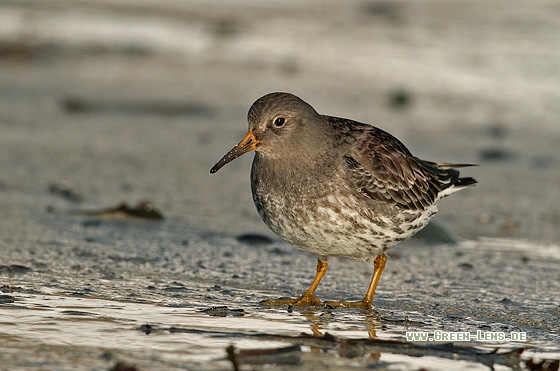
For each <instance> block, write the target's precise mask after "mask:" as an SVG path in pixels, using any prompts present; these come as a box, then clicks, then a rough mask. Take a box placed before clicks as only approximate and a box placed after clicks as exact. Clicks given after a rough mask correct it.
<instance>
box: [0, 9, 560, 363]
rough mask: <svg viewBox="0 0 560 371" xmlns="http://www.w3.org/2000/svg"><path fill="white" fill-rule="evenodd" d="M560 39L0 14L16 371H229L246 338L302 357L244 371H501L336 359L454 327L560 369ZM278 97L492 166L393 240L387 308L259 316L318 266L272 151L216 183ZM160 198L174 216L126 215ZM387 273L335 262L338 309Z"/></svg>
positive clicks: (523, 22) (457, 28)
mask: <svg viewBox="0 0 560 371" xmlns="http://www.w3.org/2000/svg"><path fill="white" fill-rule="evenodd" d="M558 35H560V7H558V6H557V4H556V3H555V2H553V1H542V2H539V4H538V6H535V5H534V4H533V3H532V2H526V1H519V2H515V3H511V2H509V1H505V0H504V1H501V0H499V1H493V2H490V3H488V2H485V1H395V2H382V1H371V2H364V1H350V2H344V3H340V2H335V1H327V2H319V1H313V0H307V1H301V2H295V1H293V2H279V1H274V2H267V3H266V5H265V4H261V3H259V2H253V1H250V0H245V1H241V0H239V1H233V2H228V3H226V4H223V3H222V2H218V1H188V2H173V1H163V2H159V3H157V4H156V3H153V2H149V1H139V2H128V1H124V0H122V1H118V0H111V1H109V0H106V1H96V2H90V1H85V0H83V1H77V2H71V1H62V0H61V1H52V2H40V1H25V2H19V1H13V2H10V1H8V2H3V3H2V4H0V159H1V171H0V209H1V210H2V211H1V215H2V223H0V252H1V254H0V291H1V292H0V323H1V325H0V369H1V370H14V369H30V370H43V369H57V370H109V369H111V368H113V367H116V366H117V365H118V364H119V363H121V364H127V365H131V367H132V366H134V367H136V369H139V370H150V369H169V370H174V369H187V370H230V369H233V368H232V367H233V363H232V361H231V360H228V359H227V353H226V348H227V347H228V346H230V345H233V346H234V347H235V349H236V352H237V353H236V354H241V355H243V352H244V351H246V350H249V349H278V348H282V347H286V346H289V345H294V344H296V345H298V346H300V348H298V350H294V351H291V353H289V357H287V358H274V356H273V357H272V358H267V360H266V361H265V362H264V365H263V364H259V362H256V361H254V360H253V361H251V359H250V357H249V358H245V361H243V360H242V362H241V366H240V367H241V368H240V369H242V370H253V369H263V368H266V369H274V370H288V369H289V370H308V369H314V367H315V368H317V367H319V368H325V369H326V368H327V367H329V368H328V369H331V370H338V369H340V370H343V369H344V370H346V369H351V370H365V369H372V368H375V369H380V370H385V369H386V370H398V369H407V370H409V369H410V370H418V369H421V368H422V367H424V368H425V369H430V370H447V369H465V370H466V369H468V370H478V369H480V370H487V369H488V367H487V365H486V366H485V365H484V364H483V362H481V361H476V360H473V359H470V358H468V356H465V357H466V358H465V359H462V360H453V359H446V358H445V356H441V355H439V356H428V355H426V356H424V357H413V356H411V355H410V354H406V352H404V351H403V350H402V347H398V346H396V347H395V350H394V351H387V350H383V351H376V348H375V347H373V345H371V344H370V343H363V344H366V345H363V344H362V343H360V344H362V345H361V348H360V349H361V353H360V352H357V353H356V354H354V353H353V354H354V355H353V356H349V354H347V353H344V352H342V351H340V344H343V343H344V341H346V340H348V339H381V340H398V341H406V338H405V333H406V332H407V331H428V332H433V331H435V330H442V329H443V330H446V331H463V332H470V333H473V334H474V333H476V332H477V331H487V332H504V333H506V334H509V333H512V332H524V333H526V334H527V340H526V341H524V342H520V343H517V342H513V341H505V342H499V343H492V342H485V341H474V342H468V343H461V342H458V343H455V345H457V346H473V347H478V348H480V349H482V350H484V351H488V352H490V351H493V350H494V349H498V350H499V352H508V351H512V350H514V349H517V348H525V350H524V352H523V353H522V354H521V356H520V357H521V359H520V367H521V369H529V368H528V367H529V366H527V365H526V363H527V362H528V361H529V360H535V362H540V361H542V360H545V359H558V358H560V347H559V346H558V336H559V335H560V334H559V328H560V299H559V295H558V293H559V292H560V270H559V269H558V266H559V264H560V151H559V150H558V144H559V143H560V124H559V120H560V105H559V104H558V102H559V101H560V70H558V65H559V64H560V36H558ZM272 91H288V92H291V93H294V94H296V95H298V96H300V97H302V98H303V99H304V100H306V101H308V102H309V103H311V104H312V105H313V106H314V107H315V108H316V109H317V110H318V112H320V113H323V114H329V115H333V116H341V117H349V118H353V119H355V120H358V121H362V122H367V123H371V124H373V125H376V126H378V127H380V128H382V129H384V130H386V131H388V132H390V133H392V134H394V135H395V136H396V137H398V138H399V139H401V140H402V141H403V142H404V143H405V144H406V145H407V147H408V148H409V149H410V150H411V151H412V152H413V153H414V154H415V155H417V156H418V157H421V158H424V159H426V160H434V161H444V162H459V163H462V162H463V163H475V164H478V165H479V166H477V167H473V168H468V169H464V170H463V172H464V174H465V175H466V176H473V177H475V178H476V179H477V180H478V181H479V184H478V185H477V186H476V187H472V188H469V189H467V190H465V191H462V192H460V193H457V194H454V195H453V196H452V197H449V198H447V199H445V200H442V201H441V202H440V204H439V209H440V212H439V213H438V215H437V216H436V217H435V219H434V224H433V227H432V228H431V229H430V230H428V231H427V232H426V233H424V235H422V236H420V237H421V238H414V239H412V240H410V241H407V242H405V243H403V244H401V245H398V246H397V247H395V248H394V249H391V250H390V256H389V261H388V263H387V268H386V271H385V273H384V275H383V277H382V279H381V282H380V286H379V288H378V292H377V293H376V296H375V298H374V307H375V309H374V311H372V312H370V313H363V312H360V311H359V310H342V309H334V310H330V309H324V308H317V309H316V310H310V311H306V310H300V309H294V310H293V311H289V310H288V309H287V308H265V307H263V306H261V305H260V304H259V301H260V300H262V299H265V298H276V297H280V296H295V295H297V294H299V293H300V292H301V291H302V290H304V289H305V288H306V286H307V285H308V284H309V282H310V281H311V279H312V278H313V274H314V269H315V264H316V260H315V258H314V257H313V256H311V255H308V254H305V253H303V252H301V251H299V250H297V249H295V248H293V247H292V246H290V245H288V244H287V243H285V242H283V241H281V240H280V239H279V238H278V237H277V236H275V235H274V234H273V233H272V232H271V231H269V230H268V229H267V227H266V226H265V225H264V224H263V223H262V221H261V220H260V217H259V215H258V214H257V212H256V210H255V207H254V205H253V201H252V198H251V193H250V185H249V172H250V164H251V159H252V155H246V156H244V157H242V158H240V159H238V160H236V161H234V162H232V163H231V164H229V165H227V167H225V168H223V169H222V170H220V172H219V173H218V174H214V175H211V174H210V173H209V170H210V168H211V167H212V165H213V164H214V163H215V162H216V161H217V160H218V159H219V158H220V157H221V156H222V155H223V154H225V153H226V152H227V151H228V150H229V149H230V148H231V147H232V146H233V145H235V144H236V143H237V142H238V141H239V140H240V139H241V138H242V137H243V136H244V134H245V132H246V130H247V123H246V114H247V109H248V108H249V106H250V105H251V104H252V103H253V101H254V100H256V99H257V98H258V97H260V96H262V95H263V94H266V93H268V92H272ZM142 202H144V204H146V203H147V204H149V205H153V207H155V208H156V209H157V211H159V212H161V214H162V215H163V217H164V219H163V220H154V219H147V218H139V217H137V216H135V215H132V214H134V213H132V214H131V213H128V214H125V213H122V212H121V211H122V210H121V211H115V210H113V209H115V208H117V207H118V206H119V205H121V204H122V203H126V204H127V206H128V207H129V208H132V209H134V208H135V207H136V206H137V205H138V204H139V203H142ZM111 210H113V211H111ZM148 211H151V210H148ZM142 215H144V214H142ZM149 215H153V214H149ZM449 242H454V243H449ZM371 271H372V266H371V265H370V264H366V263H360V262H354V261H350V260H344V259H333V260H332V262H331V267H330V270H329V273H328V274H327V276H326V277H325V279H324V281H323V282H322V283H321V286H320V287H319V290H318V295H319V296H320V297H321V298H325V299H358V298H360V297H361V295H363V291H364V290H365V288H366V285H367V283H368V282H369V276H370V275H371ZM222 306H227V310H225V311H224V310H222V311H221V312H219V314H218V315H215V314H216V313H214V312H208V310H209V309H211V308H213V307H222ZM146 325H149V326H150V327H149V329H150V330H147V327H145V326H146ZM143 326H144V327H143ZM302 333H303V334H307V335H309V336H310V337H312V336H313V335H316V336H315V337H316V338H317V339H323V338H321V336H323V335H324V334H325V333H329V334H332V335H333V336H335V337H336V339H338V340H337V341H338V342H336V344H335V345H336V346H338V348H336V347H335V346H334V345H333V347H334V348H332V349H330V348H329V350H325V349H327V348H325V346H326V345H325V344H322V345H321V344H315V343H313V345H310V343H309V342H308V340H307V339H306V340H305V341H303V340H302V339H300V338H299V336H300V335H301V334H302ZM255 335H259V336H263V337H266V339H265V338H258V337H255ZM281 336H288V337H292V338H290V339H288V340H286V339H285V338H282V337H281ZM340 339H343V340H340ZM344 344H346V343H344ZM335 348H336V349H335ZM316 349H322V350H321V351H318V352H316V351H315V350H316ZM333 349H334V350H333ZM383 349H385V348H383ZM379 354H380V356H379ZM423 354H424V353H423ZM241 358H242V359H243V357H241ZM286 359H287V360H286ZM506 363H507V362H506ZM513 367H514V366H512V365H511V364H504V363H502V364H501V365H500V364H499V362H498V363H497V364H496V370H500V369H503V370H507V369H511V368H513ZM542 369H544V368H542Z"/></svg>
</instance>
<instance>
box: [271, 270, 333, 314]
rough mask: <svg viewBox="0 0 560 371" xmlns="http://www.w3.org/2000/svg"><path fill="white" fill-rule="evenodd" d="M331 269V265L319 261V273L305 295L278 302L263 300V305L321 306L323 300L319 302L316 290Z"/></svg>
mask: <svg viewBox="0 0 560 371" xmlns="http://www.w3.org/2000/svg"><path fill="white" fill-rule="evenodd" d="M328 267H329V263H327V262H326V261H321V260H319V261H318V262H317V273H316V274H315V278H314V279H313V282H312V283H311V286H309V288H308V289H307V290H306V291H305V292H304V293H303V295H301V296H300V297H299V298H295V299H286V300H283V299H278V300H271V299H269V300H263V301H262V302H261V304H263V305H286V304H291V305H294V306H296V307H308V306H310V305H321V304H322V303H321V300H319V298H317V297H316V296H315V290H316V289H317V286H319V282H321V279H322V278H323V276H324V275H325V273H327V268H328Z"/></svg>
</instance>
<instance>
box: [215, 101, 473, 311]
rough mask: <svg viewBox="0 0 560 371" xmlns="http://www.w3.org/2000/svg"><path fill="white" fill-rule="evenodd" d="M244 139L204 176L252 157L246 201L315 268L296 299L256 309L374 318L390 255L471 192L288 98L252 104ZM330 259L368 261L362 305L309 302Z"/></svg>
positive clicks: (393, 147) (441, 167) (373, 136)
mask: <svg viewBox="0 0 560 371" xmlns="http://www.w3.org/2000/svg"><path fill="white" fill-rule="evenodd" d="M247 121H248V124H249V130H248V132H247V134H246V135H245V137H244V138H243V139H242V140H241V141H240V142H239V143H238V144H237V145H236V146H235V147H233V148H232V149H231V150H230V151H229V152H228V153H227V154H226V155H224V156H223V157H222V158H221V159H220V160H219V161H218V162H217V163H216V164H215V165H214V166H213V167H212V169H211V170H210V173H212V174H214V173H216V172H217V171H218V170H219V169H220V168H222V167H223V166H224V165H226V164H228V163H229V162H231V161H233V160H235V159H236V158H238V157H239V156H241V155H243V154H246V153H248V152H251V151H255V156H254V158H253V164H252V168H251V191H252V195H253V201H254V203H255V206H256V209H257V211H258V213H259V215H260V217H261V218H262V220H263V221H264V223H265V224H266V225H267V226H268V227H269V228H270V229H271V230H272V231H273V232H274V233H276V234H277V235H278V236H280V237H281V238H282V239H283V240H284V241H286V242H288V243H289V244H291V245H293V246H295V247H297V248H299V249H301V250H303V251H306V252H308V253H310V254H312V255H314V256H315V257H316V258H317V270H316V273H315V278H314V279H313V282H312V283H311V285H310V286H309V288H308V289H307V290H306V291H305V292H304V293H303V294H302V295H301V296H299V297H296V298H293V299H269V300H264V301H262V304H264V305H269V306H274V305H292V306H298V307H308V306H319V305H324V304H325V303H327V304H330V305H332V306H335V307H362V308H366V309H371V308H372V303H373V296H374V293H375V290H376V288H377V285H378V283H379V279H380V278H381V275H382V273H383V270H384V269H385V264H386V261H387V254H386V252H387V250H388V249H390V248H391V247H393V246H394V245H396V244H397V243H399V242H401V241H404V240H406V239H408V238H410V237H412V236H413V235H414V234H415V233H416V232H418V231H420V230H421V229H422V228H424V227H425V226H426V225H427V224H428V222H429V221H430V219H431V218H432V217H433V216H434V215H435V214H436V212H437V202H438V201H439V200H440V199H441V198H443V197H445V196H448V195H450V194H452V193H454V192H456V191H459V190H462V189H464V188H466V187H468V186H471V185H474V184H475V183H477V181H476V180H475V179H474V178H471V177H460V176H459V171H458V170H456V168H460V167H466V166H474V165H472V164H452V163H442V162H432V161H425V160H421V159H420V158H418V157H415V156H413V155H412V154H411V152H410V151H409V150H408V149H407V148H406V147H405V145H404V144H403V143H402V142H401V141H399V140H398V139H397V138H396V137H394V136H393V135H391V134H389V133H388V132H386V131H384V130H382V129H380V128H377V127H375V126H373V125H370V124H365V123H361V122H357V121H354V120H351V119H346V118H340V117H334V116H327V115H322V114H319V113H317V111H316V110H315V109H314V108H313V107H312V106H311V105H310V104H308V103H307V102H305V101H304V100H302V99H301V98H299V97H297V96H296V95H293V94H291V93H285V92H274V93H269V94H267V95H264V96H262V97H261V98H259V99H257V100H256V101H255V102H254V103H253V105H252V106H251V107H250V109H249V112H248V114H247ZM330 257H345V258H350V259H354V260H357V261H373V265H374V271H373V275H372V278H371V282H370V284H369V286H368V289H367V291H366V294H365V295H364V297H363V299H362V300H360V301H326V302H323V301H321V300H320V299H319V298H317V296H315V290H316V289H317V286H318V285H319V282H320V281H321V279H322V278H323V276H324V275H325V273H326V272H327V268H328V259H329V258H330Z"/></svg>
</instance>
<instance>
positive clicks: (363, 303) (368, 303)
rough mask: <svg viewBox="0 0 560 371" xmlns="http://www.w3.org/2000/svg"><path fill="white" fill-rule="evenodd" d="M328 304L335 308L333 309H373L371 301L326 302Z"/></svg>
mask: <svg viewBox="0 0 560 371" xmlns="http://www.w3.org/2000/svg"><path fill="white" fill-rule="evenodd" d="M325 303H326V304H328V305H330V306H333V307H342V308H348V307H353V308H363V309H372V305H371V301H369V300H360V301H332V300H329V301H326V302H325Z"/></svg>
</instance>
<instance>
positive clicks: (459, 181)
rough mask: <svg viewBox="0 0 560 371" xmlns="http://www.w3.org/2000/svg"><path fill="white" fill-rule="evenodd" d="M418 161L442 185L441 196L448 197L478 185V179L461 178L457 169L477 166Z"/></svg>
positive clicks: (417, 159)
mask: <svg viewBox="0 0 560 371" xmlns="http://www.w3.org/2000/svg"><path fill="white" fill-rule="evenodd" d="M415 159H416V161H417V162H418V163H419V164H420V165H421V166H422V167H423V168H424V170H426V171H427V172H428V173H430V174H432V176H434V177H435V178H436V179H437V181H438V182H439V184H440V187H441V196H447V195H449V194H451V193H453V192H456V191H458V190H460V189H462V188H464V187H467V186H470V185H473V184H476V183H477V181H476V179H474V178H472V177H463V178H461V177H459V174H460V173H459V170H456V169H457V168H461V167H468V166H477V165H475V164H452V163H446V162H432V161H426V160H421V159H419V158H417V157H416V158H415Z"/></svg>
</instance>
